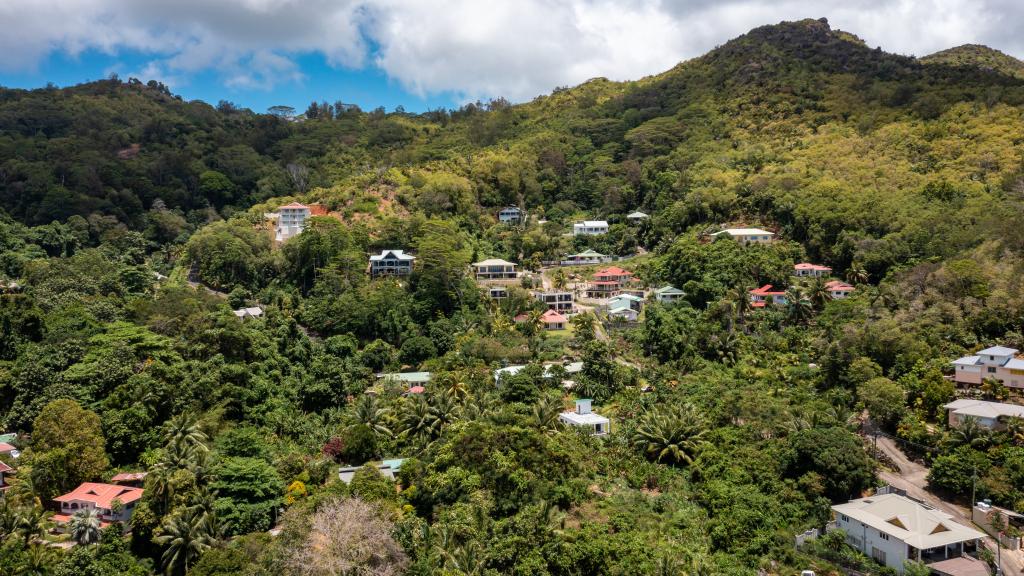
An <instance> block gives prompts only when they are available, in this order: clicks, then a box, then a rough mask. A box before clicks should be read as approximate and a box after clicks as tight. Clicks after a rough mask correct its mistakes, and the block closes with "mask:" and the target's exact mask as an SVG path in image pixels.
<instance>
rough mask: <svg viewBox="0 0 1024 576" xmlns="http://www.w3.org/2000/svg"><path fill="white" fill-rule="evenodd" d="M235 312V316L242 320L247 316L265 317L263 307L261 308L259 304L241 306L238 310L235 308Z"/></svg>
mask: <svg viewBox="0 0 1024 576" xmlns="http://www.w3.org/2000/svg"><path fill="white" fill-rule="evenodd" d="M234 312H235V316H237V317H238V318H239V319H240V320H245V319H246V318H262V317H263V308H260V307H259V306H249V307H246V308H239V309H238V310H235V311H234Z"/></svg>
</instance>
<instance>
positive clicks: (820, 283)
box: [809, 276, 832, 310]
mask: <svg viewBox="0 0 1024 576" xmlns="http://www.w3.org/2000/svg"><path fill="white" fill-rule="evenodd" d="M809 291H810V293H809V297H810V300H811V303H812V304H813V305H814V309H815V310H823V309H824V308H825V305H826V304H828V303H829V301H830V300H832V292H830V291H829V289H828V281H826V280H825V279H824V278H822V277H820V276H819V277H817V278H815V279H814V281H813V282H811V285H810V287H809Z"/></svg>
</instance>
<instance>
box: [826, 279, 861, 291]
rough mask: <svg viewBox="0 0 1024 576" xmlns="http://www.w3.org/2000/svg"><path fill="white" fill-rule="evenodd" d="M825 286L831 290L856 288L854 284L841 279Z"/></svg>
mask: <svg viewBox="0 0 1024 576" xmlns="http://www.w3.org/2000/svg"><path fill="white" fill-rule="evenodd" d="M825 288H827V289H829V290H856V288H854V287H853V286H852V285H850V284H847V283H846V282H840V281H839V280H833V281H831V282H829V283H827V284H825Z"/></svg>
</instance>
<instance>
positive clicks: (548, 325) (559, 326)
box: [540, 309, 569, 330]
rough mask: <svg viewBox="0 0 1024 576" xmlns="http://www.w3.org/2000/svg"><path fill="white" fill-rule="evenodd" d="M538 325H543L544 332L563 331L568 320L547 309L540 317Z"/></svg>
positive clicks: (555, 311) (558, 313)
mask: <svg viewBox="0 0 1024 576" xmlns="http://www.w3.org/2000/svg"><path fill="white" fill-rule="evenodd" d="M540 323H541V324H543V325H544V329H545V330H565V327H566V326H567V325H568V324H569V319H568V318H566V317H565V316H564V315H562V314H561V313H560V312H558V311H557V310H551V309H548V310H546V311H545V312H544V314H542V315H541V317H540Z"/></svg>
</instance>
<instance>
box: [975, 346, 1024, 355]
mask: <svg viewBox="0 0 1024 576" xmlns="http://www.w3.org/2000/svg"><path fill="white" fill-rule="evenodd" d="M1017 352H1020V350H1017V349H1016V348H1008V347H1006V346H992V347H991V348H985V349H984V350H979V351H978V352H977V354H978V355H979V356H1015V355H1016V354H1017Z"/></svg>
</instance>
